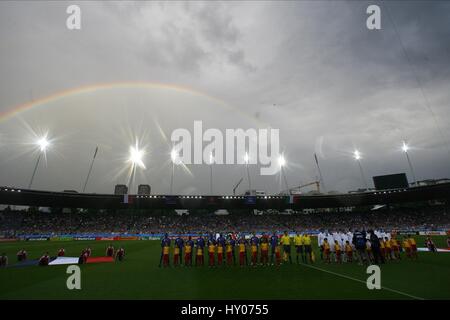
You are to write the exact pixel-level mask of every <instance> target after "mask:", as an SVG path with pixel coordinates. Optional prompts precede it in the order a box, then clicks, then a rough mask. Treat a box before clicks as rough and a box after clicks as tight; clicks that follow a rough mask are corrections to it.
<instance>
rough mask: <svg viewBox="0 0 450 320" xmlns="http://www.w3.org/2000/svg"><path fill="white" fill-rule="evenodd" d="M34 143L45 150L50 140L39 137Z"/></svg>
mask: <svg viewBox="0 0 450 320" xmlns="http://www.w3.org/2000/svg"><path fill="white" fill-rule="evenodd" d="M36 145H37V146H38V147H39V149H40V150H41V151H42V152H45V150H47V148H48V146H50V142H49V141H48V140H47V138H46V137H43V138H41V139H39V140H38V141H36Z"/></svg>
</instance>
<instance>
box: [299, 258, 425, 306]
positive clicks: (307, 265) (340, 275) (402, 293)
mask: <svg viewBox="0 0 450 320" xmlns="http://www.w3.org/2000/svg"><path fill="white" fill-rule="evenodd" d="M304 266H305V267H309V268H312V269H316V270H319V271H323V272H326V273H330V274H333V275H335V276H338V277H342V278H346V279H350V280H353V281H357V282H361V283H364V284H366V282H365V281H363V280H359V279H356V278H352V277H349V276H346V275H343V274H340V273H337V272H333V271H329V270H325V269H321V268H318V267H315V266H312V265H309V264H304ZM381 288H382V289H384V290H387V291H391V292H394V293H398V294H401V295H404V296H407V297H410V298H413V299H416V300H425V299H424V298H421V297H416V296H413V295H411V294H408V293H405V292H402V291H398V290H395V289H391V288H387V287H383V286H381Z"/></svg>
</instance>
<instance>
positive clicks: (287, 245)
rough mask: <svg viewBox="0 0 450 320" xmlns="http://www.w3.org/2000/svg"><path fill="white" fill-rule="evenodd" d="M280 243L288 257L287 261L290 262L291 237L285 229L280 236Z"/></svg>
mask: <svg viewBox="0 0 450 320" xmlns="http://www.w3.org/2000/svg"><path fill="white" fill-rule="evenodd" d="M281 243H282V244H283V251H284V253H285V254H286V255H287V256H288V257H289V263H290V264H292V257H291V237H290V236H289V234H288V232H287V231H285V232H284V235H283V236H282V237H281Z"/></svg>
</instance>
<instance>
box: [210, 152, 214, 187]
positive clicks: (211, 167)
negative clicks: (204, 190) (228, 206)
mask: <svg viewBox="0 0 450 320" xmlns="http://www.w3.org/2000/svg"><path fill="white" fill-rule="evenodd" d="M213 162H214V157H213V154H212V152H211V153H210V154H209V193H210V195H211V196H212V195H213Z"/></svg>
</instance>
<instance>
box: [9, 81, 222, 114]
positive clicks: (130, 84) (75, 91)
mask: <svg viewBox="0 0 450 320" xmlns="http://www.w3.org/2000/svg"><path fill="white" fill-rule="evenodd" d="M115 88H121V89H122V88H151V89H155V88H156V89H170V90H176V91H178V92H185V93H189V94H192V95H197V96H202V97H206V98H209V99H211V100H214V101H216V102H218V103H220V104H221V105H223V106H225V107H228V108H230V107H231V106H230V105H228V104H227V103H226V102H225V101H223V100H220V99H218V98H216V97H213V96H210V95H208V94H206V93H203V92H200V91H197V90H194V89H191V88H188V87H184V86H180V85H174V84H168V83H160V82H144V81H127V82H108V83H97V84H92V85H86V86H81V87H76V88H71V89H68V90H63V91H60V92H56V93H53V94H51V95H49V96H46V97H43V98H39V99H37V100H33V101H29V102H26V103H23V104H20V105H18V106H15V107H13V108H10V109H7V110H6V111H4V112H0V121H4V120H7V119H9V118H11V117H13V116H15V115H17V114H19V113H21V112H25V111H27V110H29V109H32V108H34V107H37V106H41V105H45V104H46V103H49V102H54V101H57V100H60V99H63V98H66V97H68V96H72V95H79V94H85V93H91V92H96V91H99V90H105V89H115Z"/></svg>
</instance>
